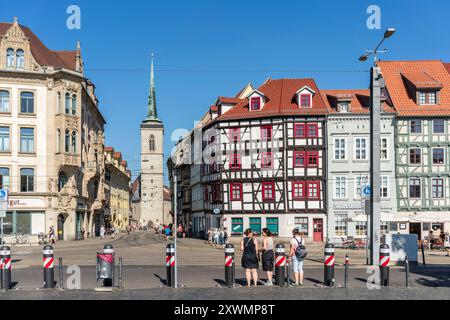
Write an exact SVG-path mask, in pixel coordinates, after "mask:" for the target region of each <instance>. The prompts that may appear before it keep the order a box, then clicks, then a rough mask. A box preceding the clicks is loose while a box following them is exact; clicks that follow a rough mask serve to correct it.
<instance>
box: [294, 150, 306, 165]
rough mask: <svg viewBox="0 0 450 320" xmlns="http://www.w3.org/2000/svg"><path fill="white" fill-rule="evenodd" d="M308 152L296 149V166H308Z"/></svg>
mask: <svg viewBox="0 0 450 320" xmlns="http://www.w3.org/2000/svg"><path fill="white" fill-rule="evenodd" d="M305 158H306V153H305V152H304V151H294V163H293V166H294V168H303V167H305V166H306V159H305Z"/></svg>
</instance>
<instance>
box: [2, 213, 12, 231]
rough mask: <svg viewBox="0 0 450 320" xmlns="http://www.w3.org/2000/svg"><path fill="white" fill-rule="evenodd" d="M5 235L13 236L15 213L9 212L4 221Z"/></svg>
mask: <svg viewBox="0 0 450 320" xmlns="http://www.w3.org/2000/svg"><path fill="white" fill-rule="evenodd" d="M3 233H4V234H6V235H12V234H13V213H12V212H7V213H6V218H4V219H3Z"/></svg>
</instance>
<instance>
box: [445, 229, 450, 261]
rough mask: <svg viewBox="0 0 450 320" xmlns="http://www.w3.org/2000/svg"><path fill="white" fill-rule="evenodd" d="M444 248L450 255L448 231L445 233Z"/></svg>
mask: <svg viewBox="0 0 450 320" xmlns="http://www.w3.org/2000/svg"><path fill="white" fill-rule="evenodd" d="M444 248H445V251H447V257H450V234H449V233H448V231H447V232H446V233H445V239H444Z"/></svg>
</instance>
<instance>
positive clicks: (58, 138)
mask: <svg viewBox="0 0 450 320" xmlns="http://www.w3.org/2000/svg"><path fill="white" fill-rule="evenodd" d="M60 152H61V130H59V129H57V130H56V153H60Z"/></svg>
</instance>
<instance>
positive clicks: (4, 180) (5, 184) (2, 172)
mask: <svg viewBox="0 0 450 320" xmlns="http://www.w3.org/2000/svg"><path fill="white" fill-rule="evenodd" d="M9 188H10V178H9V168H0V189H9Z"/></svg>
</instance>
